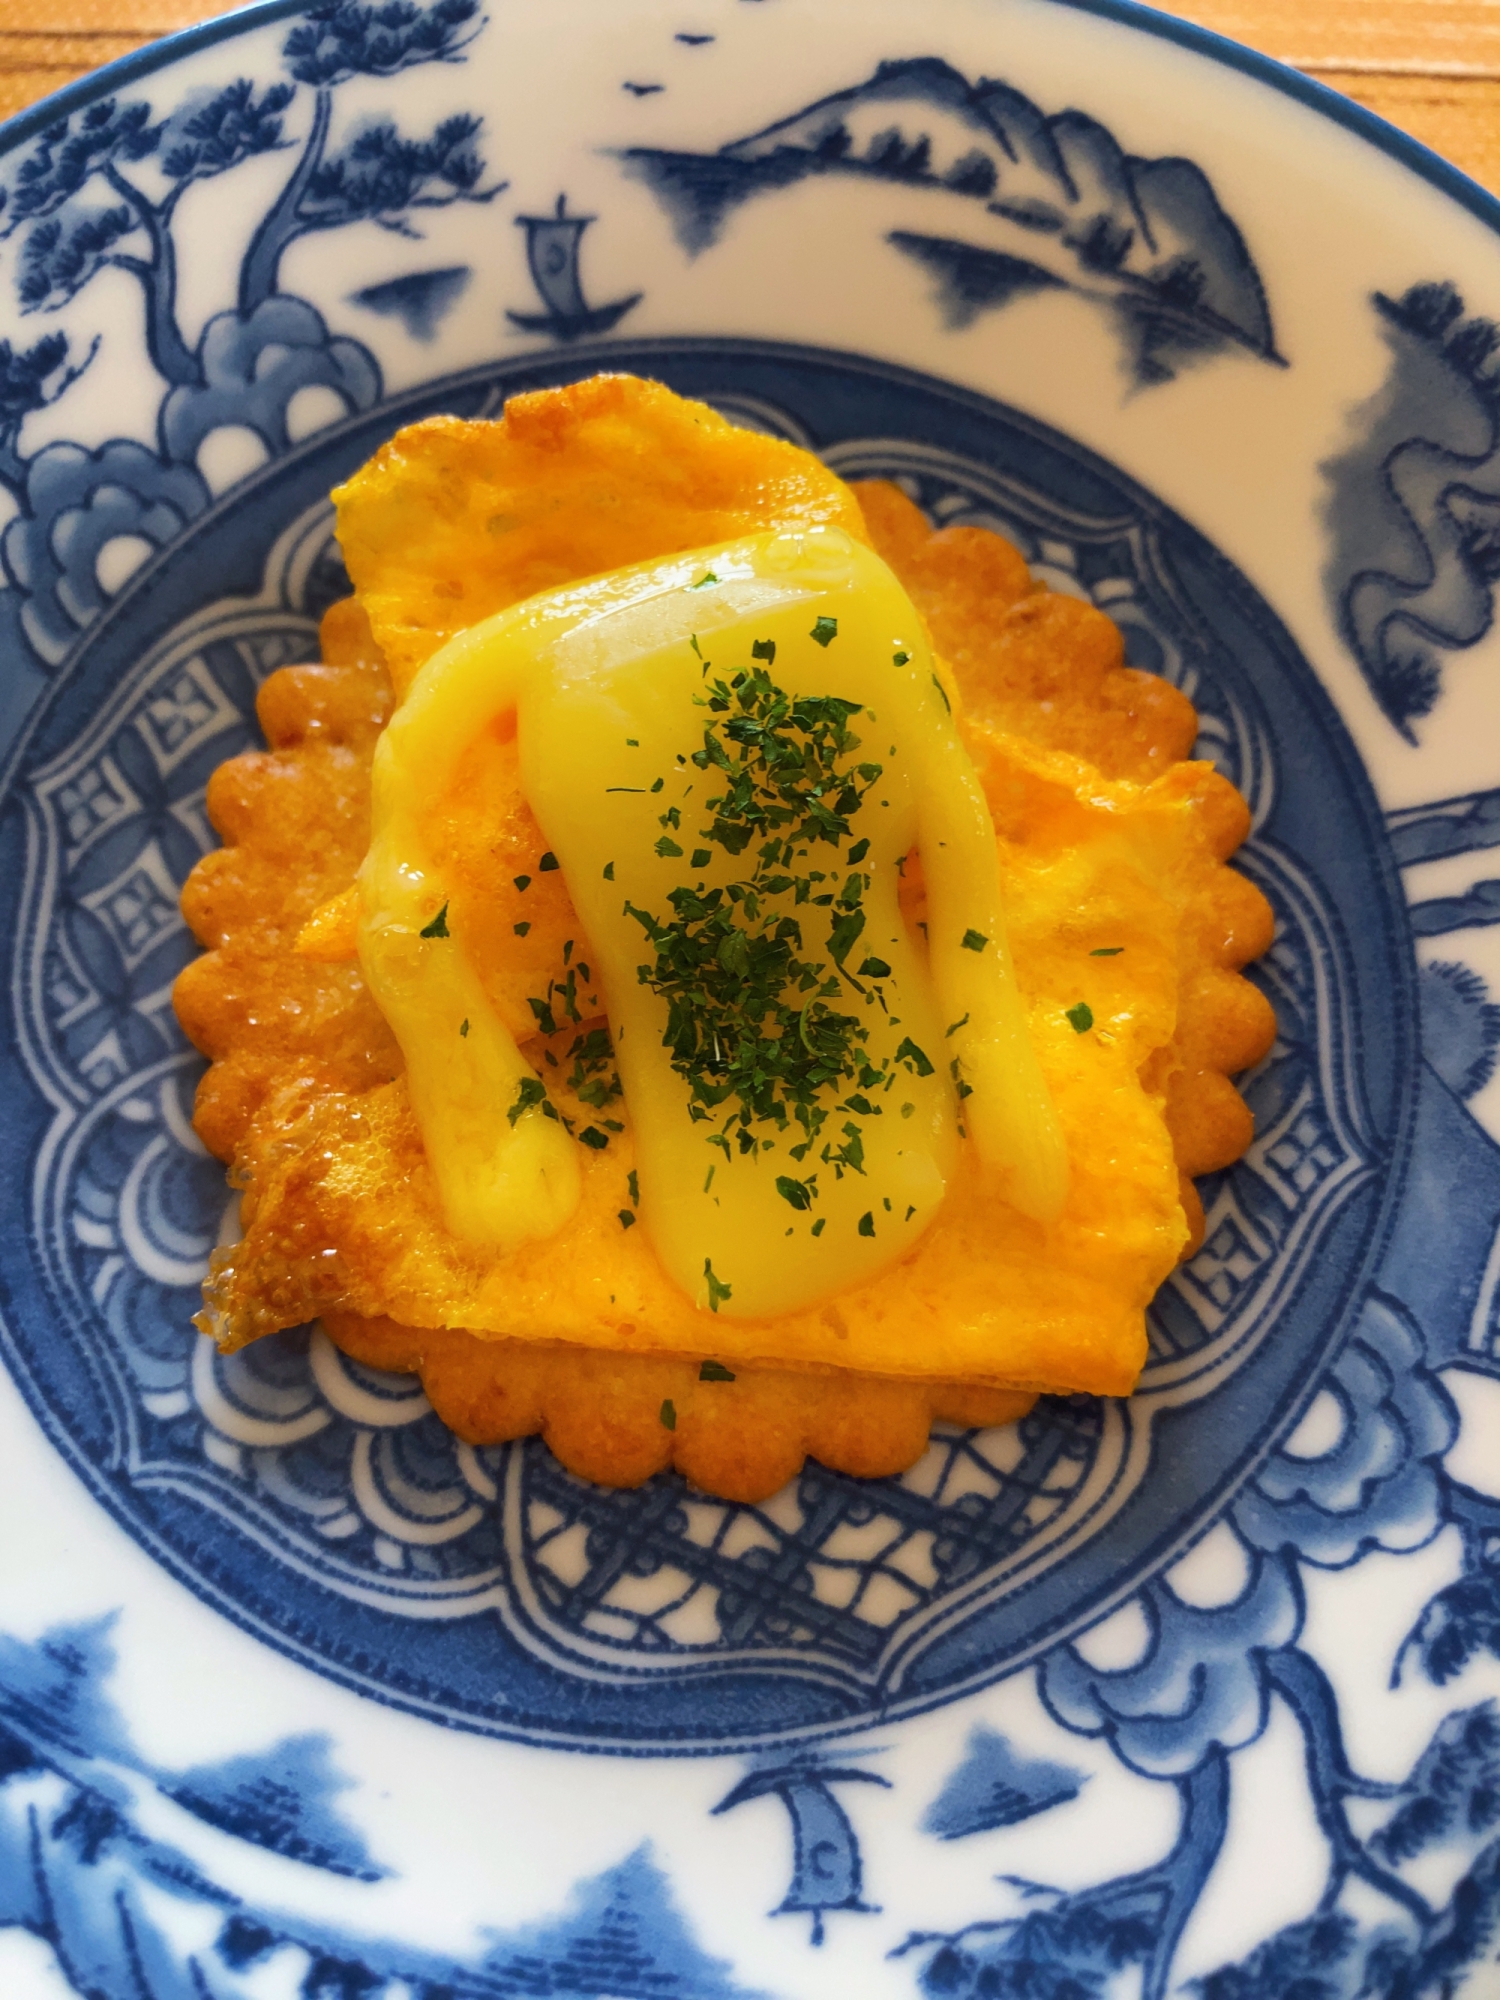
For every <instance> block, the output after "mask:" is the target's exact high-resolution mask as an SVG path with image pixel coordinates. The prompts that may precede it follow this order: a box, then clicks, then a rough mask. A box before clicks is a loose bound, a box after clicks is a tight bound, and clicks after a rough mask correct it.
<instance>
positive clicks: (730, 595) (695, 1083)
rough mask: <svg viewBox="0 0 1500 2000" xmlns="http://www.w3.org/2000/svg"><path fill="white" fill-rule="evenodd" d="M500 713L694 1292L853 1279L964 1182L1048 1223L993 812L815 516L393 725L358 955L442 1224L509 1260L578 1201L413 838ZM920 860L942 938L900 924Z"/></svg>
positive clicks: (662, 1255)
mask: <svg viewBox="0 0 1500 2000" xmlns="http://www.w3.org/2000/svg"><path fill="white" fill-rule="evenodd" d="M512 714H513V716H514V720H515V727H516V732H517V741H518V749H519V756H520V769H521V777H522V783H523V786H524V789H525V792H526V796H527V799H528V801H529V803H530V805H531V808H532V810H533V812H534V813H535V815H536V818H537V820H538V822H539V823H540V826H541V828H542V831H543V834H544V836H545V838H546V839H547V841H548V844H549V847H550V849H551V851H552V853H553V855H555V857H556V860H557V862H558V864H559V865H560V866H561V868H562V870H563V872H564V876H565V879H566V881H567V885H568V889H569V893H570V895H571V897H572V899H573V903H574V905H575V907H576V909H577V912H578V916H579V918H580V920H581V923H582V926H583V929H584V931H585V932H586V934H587V937H588V940H589V949H590V951H591V953H592V955H593V959H594V962H593V963H592V964H589V965H587V966H586V967H584V968H583V976H584V977H585V978H586V979H587V981H588V982H589V985H590V990H591V991H592V992H594V993H596V994H598V995H599V996H601V999H602V1001H603V1004H604V1006H605V1008H606V1009H607V1013H608V1017H609V1024H610V1032H611V1035H612V1037H613V1040H614V1044H615V1051H616V1056H617V1061H618V1066H619V1073H620V1077H621V1081H622V1083H623V1086H624V1094H625V1101H626V1105H627V1107H628V1112H629V1117H630V1122H631V1126H632V1130H633V1135H634V1141H635V1147H636V1159H637V1171H638V1175H639V1185H640V1219H641V1222H642V1224H643V1225H644V1228H645V1230H646V1232H647V1234H648V1235H649V1237H650V1240H651V1244H652V1247H653V1249H654V1251H655V1253H656V1256H657V1258H658V1259H659V1261H660V1262H661V1264H662V1266H663V1268H664V1269H665V1271H666V1272H667V1274H668V1276H669V1277H670V1278H671V1279H672V1280H673V1282H674V1283H675V1284H676V1285H677V1286H678V1287H680V1288H681V1290H682V1291H683V1292H685V1293H686V1294H687V1295H688V1297H689V1298H690V1299H692V1300H693V1301H694V1302H695V1303H696V1304H697V1305H699V1306H700V1307H703V1308H706V1309H709V1310H712V1311H714V1312H722V1313H725V1314H729V1315H734V1316H741V1317H748V1318H755V1317H761V1316H765V1317H769V1316H774V1315H777V1314H781V1313H785V1312H789V1311H793V1310H795V1309H797V1308H798V1307H800V1306H803V1305H805V1304H808V1303H810V1302H812V1301H814V1300H816V1299H818V1298H820V1297H823V1296H826V1295H829V1294H831V1293H834V1292H837V1291H839V1290H841V1289H844V1288H846V1287H849V1286H852V1285H855V1284H858V1283H861V1282H863V1281H865V1280H867V1279H869V1278H871V1277H873V1276H875V1275H877V1274H878V1273H879V1272H880V1271H881V1270H882V1269H884V1268H885V1267H887V1266H888V1265H889V1264H891V1263H892V1262H893V1261H895V1260H896V1259H897V1258H899V1257H900V1256H901V1255H902V1254H903V1253H904V1252H905V1251H907V1250H908V1249H910V1248H911V1246H912V1245H913V1244H914V1242H915V1241H916V1240H917V1238H918V1237H919V1236H920V1234H921V1233H922V1231H923V1230H924V1229H925V1228H926V1227H927V1226H928V1224H929V1223H930V1222H931V1221H932V1219H933V1217H934V1216H935V1215H936V1213H937V1212H938V1210H939V1208H940V1207H941V1205H942V1202H943V1199H944V1196H945V1193H946V1190H947V1189H948V1187H949V1185H950V1182H951V1180H952V1177H953V1176H954V1174H955V1173H957V1172H960V1171H971V1172H985V1173H988V1174H991V1175H993V1176H994V1177H995V1180H996V1187H997V1192H998V1193H999V1194H1000V1195H1001V1196H1002V1198H1004V1199H1008V1200H1009V1201H1011V1202H1012V1203H1013V1204H1014V1205H1015V1206H1016V1207H1018V1208H1020V1209H1022V1210H1024V1211H1025V1212H1026V1213H1028V1214H1031V1215H1034V1216H1037V1217H1039V1218H1044V1219H1045V1218H1048V1217H1050V1216H1053V1215H1055V1214H1056V1213H1057V1212H1058V1210H1059V1209H1060V1207H1061V1205H1062V1202H1063V1199H1064V1196H1065V1192H1066V1177H1067V1162H1066V1157H1065V1153H1064V1149H1063V1144H1062V1140H1061V1137H1060V1133H1059V1128H1058V1124H1057V1120H1056V1117H1055V1115H1054V1112H1053V1108H1052V1105H1051V1102H1050V1099H1049V1096H1048V1092H1047V1088H1046V1084H1045V1082H1044V1080H1043V1078H1042V1074H1041V1070H1040V1068H1039V1065H1038V1063H1037V1059H1036V1055H1035V1052H1034V1050H1033V1048H1032V1046H1031V1042H1030V1038H1029V1034H1028V1030H1027V1026H1026V1020H1025V1014H1024V1011H1023V1008H1022V1004H1021V1000H1020V996H1019V994H1018V992H1017V990H1016V985H1015V979H1014V974H1013V970H1012V967H1011V962H1010V954H1009V950H1008V947H1007V944H1006V937H1005V926H1004V918H1003V908H1002V899H1001V885H1000V881H999V872H998V859H997V853H996V845H995V838H994V833H993V828H992V824H991V820H990V815H989V811H988V808H987V806H986V804H985V800H984V797H983V794H982V791H981V789H980V786H979V783H978V780H977V778H976V776H975V773H974V771H973V768H972V766H971V764H970V762H969V759H968V756H967V754H966V752H965V751H964V749H963V746H962V744H961V742H960V740H959V737H958V734H957V731H956V729H955V727H954V724H953V720H952V716H951V713H950V708H949V699H948V695H947V693H946V692H945V689H944V686H943V683H942V680H941V678H940V676H939V672H938V668H937V665H936V663H935V661H934V660H933V658H932V656H931V653H930V649H929V647H928V644H927V640H926V637H925V634H924V632H923V629H922V625H921V620H920V618H919V617H918V615H917V613H916V612H915V610H914V608H913V606H912V604H911V602H910V600H909V598H908V597H907V596H906V594H905V592H904V591H903V590H902V588H901V586H900V585H899V583H898V582H897V581H896V579H895V577H894V576H893V574H892V573H891V571H890V570H889V569H888V568H887V567H886V566H885V564H884V563H883V562H882V561H881V560H880V559H879V558H878V557H877V556H875V555H874V554H873V553H872V552H871V551H870V550H869V549H868V548H867V547H865V546H864V545H863V544H862V543H860V542H858V541H856V540H855V539H854V538H853V537H851V536H849V535H848V534H846V533H844V532H843V531H842V530H840V529H837V528H827V527H825V528H814V529H809V530H805V531H801V532H787V531H781V532H769V533H762V534H758V535H751V536H747V537H744V538H742V539H739V540H736V541H734V542H731V543H726V544H722V545H719V546H716V547H714V548H710V549H703V550H697V551H693V552H691V553H690V554H688V555H684V556H678V557H673V558H671V559H670V560H668V561H662V562H655V563H649V564H643V565H639V566H636V567H634V568H631V569H626V570H620V571H616V572H614V573H612V574H610V575H606V576H602V577H598V578H595V579H591V580H589V581H586V582H584V583H582V584H577V585H572V586H569V587H567V588H564V589H559V590H556V591H552V592H547V593H544V594H542V595H540V596H537V597H533V598H530V599H528V600H527V601H526V602H524V603H522V604H519V605H516V606H515V607H513V608H512V609H510V610H507V611H504V612H501V613H500V614H498V615H497V616H495V617H493V618H490V619H488V620H486V621H484V622H483V623H481V624H479V625H476V626H474V627H473V628H472V629H470V630H469V631H467V632H464V633H462V634H460V635H459V636H458V637H457V638H455V639H453V640H451V641H449V643H448V644H447V645H445V646H444V647H443V648H441V650H440V651H439V652H437V653H436V654H434V655H433V656H432V658H431V659H429V660H428V661H427V662H426V664H425V665H424V666H423V668H422V669H421V671H420V672H419V674H418V675H417V678H416V680H415V681H414V682H413V684H412V686H411V688H410V690H409V691H408V693H407V695H406V698H405V700H404V701H403V702H402V704H401V706H400V707H399V708H398V710H397V712H396V714H395V716H394V718H393V720H392V722H391V724H390V726H389V728H388V729H387V731H386V732H385V735H384V736H383V738H382V740H381V742H380V745H379V748H378V751H377V754H376V760H375V767H374V790H373V825H372V840H371V846H370V850H369V854H368V857H367V859H366V862H365V865H364V868H363V870H362V873H361V879H360V892H359V908H360V921H359V950H360V959H361V963H362V966H363V969H364V973H365V977H366V979H367V981H368V982H369V985H370V987H371V990H372V992H373V993H374V995H375V997H376V1000H377V1002H378V1003H379V1005H380V1007H381V1009H382V1012H383V1013H384V1014H385V1016H386V1019H387V1020H388V1022H389V1023H390V1025H391V1027H392V1029H393V1030H394V1032H395V1034H396V1036H397V1039H398V1040H399V1042H400V1044H401V1047H402V1050H403V1053H404V1055H405V1058H406V1062H407V1066H408V1075H409V1082H410V1089H411V1096H412V1104H413V1109H414V1111H415V1114H416V1117H417V1120H418V1124H419V1126H420V1129H421V1133H422V1139H423V1145H424V1149H425V1151H426V1153H427V1156H428V1159H429V1162H430V1164H431V1167H432V1170H433V1173H434V1176H435V1179H436V1182H437V1185H438V1189H439V1193H440V1197H441V1200H442V1203H443V1208H444V1212H445V1216H446V1219H447V1222H448V1226H449V1227H450V1228H451V1229H452V1231H453V1232H454V1234H455V1236H457V1237H459V1238H461V1239H463V1240H465V1241H467V1242H468V1243H470V1244H472V1245H474V1246H476V1247H477V1248H479V1249H481V1250H485V1251H488V1252H490V1253H491V1254H493V1255H496V1256H503V1255H504V1254H506V1253H507V1252H508V1251H509V1250H512V1249H514V1248H515V1247H516V1246H517V1245H519V1244H520V1243H523V1242H528V1241H535V1240H539V1239H545V1238H546V1237H547V1236H549V1235H551V1234H552V1233H554V1232H555V1231H556V1230H558V1229H559V1228H561V1226H562V1225H563V1223H564V1222H566V1220H567V1219H568V1217H569V1215H570V1214H571V1213H572V1212H573V1209H574V1208H575V1206H576V1204H577V1202H578V1199H579V1192H580V1186H581V1174H580V1160H579V1148H578V1144H577V1141H575V1140H574V1139H573V1138H572V1137H571V1136H570V1134H569V1133H568V1131H567V1130H566V1128H565V1126H564V1125H563V1123H562V1121H561V1120H560V1118H559V1117H558V1116H557V1113H556V1111H555V1109H554V1108H553V1107H552V1105H551V1104H550V1102H549V1100H548V1098H547V1095H546V1090H545V1085H544V1084H543V1083H542V1081H541V1079H540V1078H539V1077H538V1076H537V1073H536V1071H535V1070H534V1069H533V1068H532V1066H531V1065H530V1064H529V1063H528V1062H527V1060H526V1058H525V1056H524V1054H523V1053H522V1051H521V1049H520V1048H519V1047H518V1046H517V1044H516V1042H515V1040H514V1039H513V1037H512V1036H511V1035H510V1033H509V1032H508V1030H507V1029H506V1027H505V1026H504V1024H503V1023H502V1022H501V1021H500V1020H499V1018H498V1017H497V1015H496V1013H495V1011H494V1009H493V1007H492V1006H491V1004H490V1002H489V1000H488V999H487V997H486V994H485V991H484V988H483V985H482V983H481V981H480V979H479V977H478V974H477V972H476V971H475V969H474V966H473V965H472V964H471V962H470V960H469V958H468V956H467V954H466V951H465V947H464V942H463V939H462V938H461V937H460V936H456V935H454V934H453V933H452V932H451V930H450V929H449V927H448V925H447V923H446V909H447V904H448V896H449V889H450V885H449V884H448V883H446V882H445V881H444V880H443V878H442V874H441V871H440V870H439V869H437V868H435V867H434V865H433V862H432V858H431V857H432V852H433V843H432V842H431V841H430V839H429V838H428V837H427V836H426V834H425V832H424V829H425V827H426V826H427V825H428V823H429V822H430V821H431V818H432V816H433V815H434V813H435V812H436V811H437V810H438V809H439V808H440V806H441V804H442V801H443V799H444V797H445V795H446V792H447V790H448V789H449V787H450V786H451V783H452V777H453V773H454V770H455V768H456V766H457V763H458V760H459V758H460V757H461V756H462V754H463V751H464V749H465V746H466V745H467V744H468V743H469V742H471V741H472V740H473V739H474V737H475V735H476V734H477V733H478V732H479V731H481V730H484V729H492V728H495V727H496V726H497V725H499V724H501V723H502V722H503V721H504V719H505V718H506V717H508V716H510V715H512ZM914 857H915V859H914ZM913 865H915V866H920V869H921V872H922V879H923V883H924V886H925V893H926V912H927V914H926V919H925V924H924V926H923V927H922V929H923V930H925V935H922V934H921V932H919V931H918V930H916V929H914V928H913V927H910V926H909V925H908V923H907V922H906V920H905V918H904V917H903V915H902V912H901V908H900V902H899V895H900V888H901V881H902V875H903V871H904V870H906V869H907V868H908V867H909V866H913ZM966 1142H967V1143H966Z"/></svg>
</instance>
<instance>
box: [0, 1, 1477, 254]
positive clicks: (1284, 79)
mask: <svg viewBox="0 0 1500 2000" xmlns="http://www.w3.org/2000/svg"><path fill="white" fill-rule="evenodd" d="M308 4H309V0H247V4H246V5H244V6H240V7H234V8H231V9H230V11H229V12H228V13H227V14H220V15H216V16H215V17H214V18H213V19H212V20H208V21H199V22H197V23H195V24H194V25H193V26H191V27H186V28H178V29H176V30H175V31H174V32H173V33H171V34H169V35H163V36H160V37H159V38H158V39H157V40H155V41H151V42H147V43H146V44H145V46H144V47H142V48H138V49H132V50H131V51H130V52H129V53H128V54H126V55H123V56H116V57H114V59H113V60H112V61H110V62H107V63H103V64H101V65H100V66H99V68H98V69H95V70H91V71H90V72H89V73H88V74H87V75H86V76H81V77H77V78H75V80H74V81H73V82H72V83H66V84H64V85H63V86H62V87H61V89H59V90H54V91H51V92H49V94H48V95H47V96H46V97H43V98H40V99H38V101H37V102H36V103H35V104H29V105H27V106H26V107H25V108H24V109H23V110H21V111H18V112H15V113H14V114H13V115H12V116H11V117H9V118H7V119H4V120H0V160H3V159H4V158H5V157H6V156H7V154H9V153H12V152H14V151H15V150H16V148H17V147H19V146H24V145H27V144H29V143H30V141H31V140H33V139H34V138H36V137H37V136H38V134H40V133H41V132H42V131H44V130H45V129H46V127H47V126H48V125H52V124H55V123H56V122H57V121H58V119H60V118H68V117H71V116H72V114H73V113H74V112H75V111H79V110H82V109H84V108H85V107H86V106H87V105H89V104H91V103H94V102H95V101H96V100H97V99H99V98H101V97H108V96H111V95H112V94H113V93H114V92H116V91H117V90H120V89H123V88H125V87H127V86H128V85H130V84H133V83H135V82H136V81H137V80H138V79H140V78H142V77H146V76H150V75H151V74H153V72H155V71H156V70H159V69H166V68H170V67H171V66H172V65H173V64H174V63H176V62H178V61H179V60H181V59H182V58H183V57H186V56H190V55H196V54H197V53H198V52H199V51H200V50H202V49H208V48H213V47H214V46H215V45H216V44H218V43H219V42H226V41H231V40H233V39H235V38H236V37H238V36H239V35H242V34H246V33H249V32H250V31H251V30H253V29H256V28H261V27H268V26H270V25H271V24H272V23H273V22H275V21H282V20H287V19H290V18H293V17H295V16H297V15H301V14H305V13H306V12H307V10H308ZM520 4H523V5H524V4H526V0H520ZM532 4H536V0H532ZM1048 4H1050V5H1053V6H1058V7H1068V8H1071V9H1072V10H1073V11H1074V12H1075V13H1079V14H1091V15H1094V16H1096V17H1097V18H1098V19H1101V20H1105V21H1114V22H1117V23H1119V24H1120V25H1121V26H1123V27H1127V28H1134V29H1135V30H1136V31H1137V32H1138V33H1141V34H1144V35H1150V36H1154V37H1155V38H1156V39H1157V40H1159V41H1165V42H1173V43H1175V44H1176V45H1177V46H1178V47H1179V48H1185V49H1187V50H1189V51H1190V52H1191V53H1193V54H1195V55H1201V56H1205V57H1207V58H1208V60H1209V61H1211V62H1215V63H1219V64H1221V65H1222V66H1223V67H1224V68H1226V69H1231V70H1237V71H1239V73H1240V74H1241V75H1243V76H1248V77H1251V78H1253V79H1254V80H1255V81H1256V82H1258V83H1263V84H1265V85H1267V86H1268V88H1270V89H1272V90H1276V91H1279V92H1280V93H1281V95H1282V96H1284V97H1290V98H1292V99H1293V100H1294V101H1296V102H1297V103H1300V104H1303V105H1306V106H1307V108H1308V109H1309V110H1311V111H1315V112H1318V113H1319V114H1321V115H1322V116H1323V117H1325V118H1328V119H1330V120H1331V121H1332V122H1333V123H1334V124H1335V125H1341V126H1342V127H1343V128H1344V129H1345V130H1346V131H1348V132H1352V133H1353V134H1354V135H1355V137H1356V138H1360V139H1363V140H1365V141H1366V142H1367V143H1368V144H1370V145H1372V146H1374V147H1375V148H1376V149H1377V150H1378V151H1380V152H1382V153H1385V154H1386V155H1387V156H1388V157H1390V158H1392V159H1395V160H1396V161H1398V162H1399V163H1400V164H1401V165H1402V166H1404V167H1406V168H1408V169H1409V170H1410V171H1411V172H1412V173H1414V174H1416V175H1417V176H1418V177H1419V178H1420V179H1422V180H1424V181H1426V182H1427V183H1428V184H1429V185H1430V186H1432V187H1434V188H1436V189H1437V191H1438V192H1439V193H1440V194H1445V195H1447V196H1448V197H1449V198H1450V199H1451V200H1453V201H1456V202H1457V203H1458V204H1459V206H1460V207H1462V208H1464V209H1466V210H1467V211H1468V212H1469V214H1471V215H1473V216H1474V217H1475V218H1476V219H1477V220H1478V221H1480V222H1482V223H1484V224H1485V225H1486V226H1487V227H1488V228H1489V229H1490V230H1492V231H1493V232H1494V233H1495V234H1496V235H1497V236H1500V194H1492V193H1491V192H1490V191H1489V189H1488V188H1486V187H1484V186H1482V185H1481V183H1480V182H1478V181H1477V180H1475V179H1474V177H1473V176H1472V175H1471V174H1467V173H1465V172H1464V170H1463V169H1462V168H1461V167H1457V166H1455V165H1454V164H1453V163H1452V161H1450V160H1447V159H1445V158H1444V157H1443V155H1442V154H1441V153H1438V152H1436V151H1434V149H1433V148H1432V147H1431V146H1428V145H1425V144H1424V143H1423V142H1422V141H1421V140H1420V139H1414V138H1412V137H1411V135H1410V134H1409V133H1407V132H1404V131H1402V130H1401V128H1400V127H1399V126H1398V125H1393V124H1392V123H1391V122H1390V120H1389V119H1386V118H1382V117H1381V116H1380V115H1379V113H1378V112H1375V111H1371V110H1369V109H1367V108H1366V106H1364V105H1362V104H1359V103H1356V102H1355V100H1354V99H1353V98H1351V97H1346V96H1345V95H1344V94H1343V92H1342V91H1339V90H1335V89H1334V88H1333V87H1332V85H1331V84H1326V83H1320V82H1319V81H1318V79H1317V78H1316V77H1313V76H1309V75H1307V74H1306V73H1305V72H1304V71H1302V70H1299V69H1295V68H1293V67H1292V65H1291V64H1289V63H1285V62H1282V61H1281V60H1280V59H1279V58H1278V57H1276V56H1268V55H1263V54H1262V53H1261V51H1260V50H1259V49H1253V48H1251V47H1249V46H1248V44H1246V43H1244V42H1237V41H1235V40H1234V39H1233V37H1232V36H1229V35H1225V34H1221V33H1220V32H1219V30H1218V29H1216V28H1206V27H1202V26H1200V25H1199V23H1197V22H1196V21H1189V20H1185V19H1183V18H1182V17H1181V16H1179V15H1176V14H1167V13H1163V12H1162V11H1161V10H1160V9H1159V8H1156V7H1150V6H1147V5H1145V4H1144V3H1143V0H1048ZM1002 11H1003V0H1002V6H997V8H996V15H997V18H998V17H999V15H1000V13H1001V12H1002Z"/></svg>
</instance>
